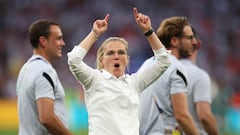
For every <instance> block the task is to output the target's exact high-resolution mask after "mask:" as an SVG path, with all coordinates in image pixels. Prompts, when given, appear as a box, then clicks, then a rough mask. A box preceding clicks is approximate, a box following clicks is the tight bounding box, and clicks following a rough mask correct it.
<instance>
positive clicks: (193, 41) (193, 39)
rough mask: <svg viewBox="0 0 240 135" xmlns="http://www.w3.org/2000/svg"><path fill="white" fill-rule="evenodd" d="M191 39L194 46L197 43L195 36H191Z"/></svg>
mask: <svg viewBox="0 0 240 135" xmlns="http://www.w3.org/2000/svg"><path fill="white" fill-rule="evenodd" d="M191 41H192V45H193V46H196V45H197V39H196V37H193V38H192V40H191Z"/></svg>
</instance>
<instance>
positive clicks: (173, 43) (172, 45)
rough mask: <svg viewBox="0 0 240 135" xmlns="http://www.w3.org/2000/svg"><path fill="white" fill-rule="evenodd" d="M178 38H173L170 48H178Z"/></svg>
mask: <svg viewBox="0 0 240 135" xmlns="http://www.w3.org/2000/svg"><path fill="white" fill-rule="evenodd" d="M178 42H179V40H178V38H177V37H172V38H171V40H170V48H172V47H173V48H176V47H177V46H178Z"/></svg>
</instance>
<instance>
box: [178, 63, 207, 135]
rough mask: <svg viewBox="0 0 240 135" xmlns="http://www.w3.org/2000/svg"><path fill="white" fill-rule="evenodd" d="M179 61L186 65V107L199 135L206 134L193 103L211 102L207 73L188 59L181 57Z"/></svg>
mask: <svg viewBox="0 0 240 135" xmlns="http://www.w3.org/2000/svg"><path fill="white" fill-rule="evenodd" d="M181 62H182V63H183V64H184V65H185V66H186V69H187V71H188V72H187V76H188V78H189V85H188V108H189V112H190V113H191V115H192V117H193V119H194V121H195V123H196V125H197V127H198V130H199V133H200V135H207V133H206V131H205V130H204V128H203V126H202V124H201V123H200V121H199V119H198V116H197V112H196V107H195V103H197V102H201V101H203V102H208V103H210V104H211V80H210V77H209V75H208V73H207V72H206V71H204V70H202V69H201V68H199V67H198V66H197V65H195V64H193V63H192V61H191V60H189V59H182V60H181Z"/></svg>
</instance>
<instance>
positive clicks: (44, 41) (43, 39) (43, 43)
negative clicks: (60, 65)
mask: <svg viewBox="0 0 240 135" xmlns="http://www.w3.org/2000/svg"><path fill="white" fill-rule="evenodd" d="M39 45H40V46H42V47H43V48H45V47H46V45H47V39H46V37H44V36H40V37H39Z"/></svg>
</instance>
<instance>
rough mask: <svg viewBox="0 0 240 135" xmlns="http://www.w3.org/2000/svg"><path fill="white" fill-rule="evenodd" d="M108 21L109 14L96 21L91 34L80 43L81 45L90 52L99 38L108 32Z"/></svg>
mask: <svg viewBox="0 0 240 135" xmlns="http://www.w3.org/2000/svg"><path fill="white" fill-rule="evenodd" d="M108 20H109V14H107V15H106V16H105V18H104V19H102V20H100V19H98V20H96V21H94V23H93V27H92V30H91V32H90V33H89V34H88V35H87V36H86V37H85V38H84V39H83V40H82V41H81V42H80V44H79V45H80V46H82V47H83V48H85V49H86V50H87V51H88V50H89V49H90V48H91V47H92V45H93V44H94V43H95V42H96V41H97V39H98V37H99V36H101V35H102V34H103V33H104V32H106V31H107V28H108Z"/></svg>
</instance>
